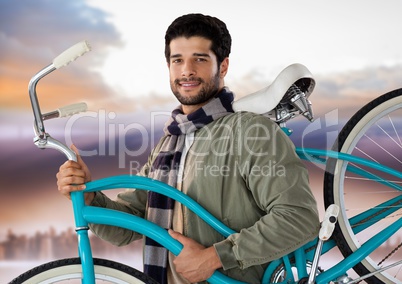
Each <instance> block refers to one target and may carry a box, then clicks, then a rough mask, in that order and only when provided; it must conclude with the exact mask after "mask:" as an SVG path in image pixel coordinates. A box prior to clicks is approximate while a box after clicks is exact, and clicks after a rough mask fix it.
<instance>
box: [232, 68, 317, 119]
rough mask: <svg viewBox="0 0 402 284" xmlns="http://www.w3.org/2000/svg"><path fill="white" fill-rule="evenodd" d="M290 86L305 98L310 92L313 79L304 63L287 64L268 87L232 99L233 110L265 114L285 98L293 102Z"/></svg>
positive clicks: (313, 82)
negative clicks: (234, 99)
mask: <svg viewBox="0 0 402 284" xmlns="http://www.w3.org/2000/svg"><path fill="white" fill-rule="evenodd" d="M292 86H296V87H297V89H298V90H299V92H300V91H301V92H302V93H304V96H305V99H307V98H308V97H309V96H310V94H311V93H312V91H313V89H314V87H315V81H314V78H313V75H312V74H311V73H310V71H309V70H308V69H307V68H306V67H305V66H304V65H302V64H298V63H295V64H292V65H289V66H288V67H286V68H285V69H283V70H282V72H280V73H279V75H278V76H277V77H276V78H275V80H274V81H273V82H272V84H271V85H269V86H268V87H265V88H263V89H261V90H259V91H257V92H255V93H252V94H249V95H246V96H244V97H242V98H240V99H238V100H236V101H234V102H233V110H234V111H249V112H254V113H257V114H266V113H268V112H271V111H272V110H273V109H275V108H276V107H277V106H278V104H279V103H281V102H284V101H285V100H286V101H289V102H291V103H292V104H294V102H295V101H296V100H297V98H296V99H295V98H294V97H293V95H289V93H290V92H291V90H289V89H291V87H292ZM303 114H304V113H303ZM311 115H312V114H311ZM306 116H307V115H306ZM307 118H308V119H309V120H312V117H311V119H310V118H309V117H307Z"/></svg>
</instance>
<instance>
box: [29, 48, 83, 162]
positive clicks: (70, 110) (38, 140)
mask: <svg viewBox="0 0 402 284" xmlns="http://www.w3.org/2000/svg"><path fill="white" fill-rule="evenodd" d="M90 50H91V48H90V46H89V44H88V42H86V41H81V42H79V43H77V44H75V45H73V46H72V47H70V48H68V49H67V50H65V51H64V52H62V53H61V54H60V55H58V56H56V57H55V58H54V59H53V62H52V63H51V64H49V65H48V66H47V67H45V68H43V69H42V70H40V71H39V72H38V73H36V74H35V75H34V76H33V77H32V78H31V80H30V81H29V85H28V91H29V97H30V99H31V106H32V110H33V113H34V118H35V121H34V130H35V134H36V137H35V138H34V144H35V145H36V146H38V147H39V148H41V149H45V148H52V149H56V150H58V151H60V152H62V153H63V154H65V155H66V156H67V158H68V159H69V160H76V155H75V153H74V152H73V151H72V150H71V149H70V148H69V147H67V146H66V145H64V144H63V143H61V142H59V141H57V140H56V139H53V138H52V137H51V136H50V135H49V134H47V133H46V131H45V126H44V124H43V121H44V120H46V119H50V118H56V117H65V116H70V115H73V114H75V113H78V112H82V111H86V109H87V106H86V104H85V103H78V104H73V105H69V106H65V107H61V108H59V109H57V110H56V111H52V112H49V113H46V114H42V112H41V110H40V105H39V101H38V98H37V94H36V85H37V84H38V82H39V80H40V79H42V78H43V77H45V76H46V75H48V74H50V73H51V72H53V71H54V70H57V69H59V68H61V67H63V66H66V65H68V64H69V63H71V62H72V61H74V60H75V59H77V58H78V57H79V56H81V55H83V54H85V53H86V52H88V51H90Z"/></svg>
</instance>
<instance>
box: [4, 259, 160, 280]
mask: <svg viewBox="0 0 402 284" xmlns="http://www.w3.org/2000/svg"><path fill="white" fill-rule="evenodd" d="M94 267H95V279H96V283H116V284H117V283H119V284H123V283H126V284H140V283H150V284H158V283H157V282H156V281H155V280H153V279H151V278H150V277H148V276H147V275H145V274H143V273H142V272H140V271H138V270H136V269H134V268H132V267H129V266H126V265H124V264H121V263H117V262H114V261H110V260H105V259H98V258H94ZM81 271H82V270H81V260H80V259H79V258H67V259H61V260H56V261H52V262H49V263H46V264H42V265H40V266H37V267H35V268H33V269H31V270H29V271H27V272H25V273H24V274H21V275H20V276H18V277H17V278H15V279H14V280H12V281H11V282H10V283H9V284H22V283H23V284H38V283H69V284H71V283H77V284H78V283H81V279H82V273H81Z"/></svg>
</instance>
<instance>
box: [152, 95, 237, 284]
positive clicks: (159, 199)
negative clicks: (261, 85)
mask: <svg viewBox="0 0 402 284" xmlns="http://www.w3.org/2000/svg"><path fill="white" fill-rule="evenodd" d="M232 102H233V93H232V92H230V91H229V90H228V89H226V88H224V89H223V90H222V91H221V92H219V93H218V94H217V96H216V97H214V98H213V99H212V100H210V101H209V102H208V103H207V104H206V105H204V106H203V107H202V108H200V109H198V110H196V111H195V112H193V113H191V114H189V115H184V114H183V112H182V110H181V108H180V107H178V108H176V109H174V110H173V111H172V115H171V117H170V119H169V120H168V121H167V123H166V125H165V129H164V131H165V135H166V136H167V137H166V139H165V140H164V142H163V144H162V146H161V150H160V152H159V153H158V155H157V157H156V158H155V160H154V162H153V165H152V168H151V171H150V173H149V177H150V178H153V179H157V180H160V181H162V182H164V183H167V184H169V185H170V186H173V187H176V185H177V174H178V172H179V167H180V160H181V156H182V151H183V148H184V144H185V136H186V134H188V133H192V132H195V131H196V130H197V129H200V128H202V127H203V126H205V125H207V124H208V123H210V122H212V121H214V120H216V119H218V118H220V117H223V116H226V115H228V114H230V113H232V112H233V109H232ZM174 202H175V201H174V200H173V199H171V198H169V197H166V196H164V195H162V194H158V193H155V192H151V191H150V192H149V193H148V214H147V219H148V220H149V221H151V222H153V223H156V224H158V225H159V226H161V227H163V228H165V229H170V228H172V220H173V208H174ZM167 264H168V251H167V249H165V248H164V247H162V246H161V245H160V244H159V243H157V242H155V241H153V240H152V239H150V238H146V240H145V249H144V272H145V274H147V275H149V276H151V277H152V278H154V279H155V280H156V281H158V282H159V283H161V284H164V283H167Z"/></svg>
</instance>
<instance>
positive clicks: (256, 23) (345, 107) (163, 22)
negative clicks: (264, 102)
mask: <svg viewBox="0 0 402 284" xmlns="http://www.w3.org/2000/svg"><path fill="white" fill-rule="evenodd" d="M401 9H402V3H401V2H400V1H397V0H389V1H382V2H379V1H363V0H357V1H353V2H351V1H346V0H340V1H332V2H328V1H319V0H306V1H302V2H300V1H290V0H285V1H263V0H249V1H238V2H234V1H229V0H223V1H213V0H205V1H202V2H188V1H182V0H178V1H173V0H171V1H162V0H160V1H157V0H150V1H141V2H138V1H128V0H127V1H124V0H115V1H106V0H75V1H62V0H36V1H32V0H18V1H11V0H0V130H1V135H0V146H1V147H0V192H1V198H0V282H4V281H9V280H11V279H12V278H13V277H15V276H17V275H18V274H19V273H21V272H23V271H25V270H26V269H27V268H29V267H31V266H33V265H36V264H37V263H41V262H44V261H47V260H51V259H54V258H59V257H66V256H70V255H71V256H74V255H75V254H76V253H75V247H74V238H75V237H74V231H73V229H72V227H73V220H72V215H71V209H70V203H69V201H68V200H66V199H65V198H63V197H61V196H60V195H59V194H58V192H57V189H56V179H55V175H56V173H57V171H58V168H59V166H60V165H61V164H62V163H63V162H64V161H65V158H64V156H62V155H61V154H60V153H58V152H55V151H52V150H46V151H41V150H39V149H38V148H36V146H35V145H34V144H33V143H32V139H33V137H34V134H33V131H32V122H33V116H32V111H31V109H30V101H29V98H28V91H27V86H28V82H29V80H30V78H31V77H32V76H33V75H34V74H35V73H36V72H38V71H39V70H40V69H42V68H43V67H45V66H47V65H48V64H50V63H51V61H52V59H53V58H54V57H55V56H57V55H58V54H59V53H61V52H62V51H64V50H65V49H67V48H68V47H70V46H71V45H73V44H75V43H76V42H79V41H81V40H87V41H88V42H89V43H90V44H91V46H92V51H91V52H90V53H89V54H86V55H85V56H84V57H82V58H79V59H78V60H77V61H76V62H74V63H73V64H71V65H69V66H68V67H66V68H62V69H60V70H58V71H57V72H54V73H52V74H51V75H49V76H47V77H46V78H45V79H43V80H42V81H40V82H39V84H38V87H37V90H38V96H39V101H40V103H41V107H42V111H43V112H47V111H51V110H53V109H55V108H57V107H60V106H63V105H67V104H71V103H75V102H79V101H85V102H87V104H88V106H89V111H88V112H87V113H85V114H81V115H77V116H74V117H72V118H68V119H59V120H58V121H49V122H48V123H46V124H45V125H46V130H47V131H48V132H49V133H50V134H51V135H52V136H54V137H55V138H58V139H60V140H61V141H63V142H65V143H67V144H68V145H70V144H71V143H74V144H75V145H77V147H78V148H79V149H80V150H81V153H82V156H83V157H84V159H85V161H86V162H87V164H88V165H89V167H90V169H91V171H92V175H93V178H94V179H97V178H102V177H105V176H109V175H116V174H133V173H136V171H137V170H138V169H139V167H140V166H141V165H142V164H143V163H144V161H145V159H146V156H147V154H148V153H149V151H150V149H151V148H152V146H153V145H154V143H155V142H156V141H157V140H158V138H159V137H160V135H161V133H162V128H163V124H164V122H165V120H166V119H167V117H168V116H169V113H170V111H171V110H172V108H173V107H175V106H176V105H177V102H176V101H175V99H174V98H173V96H172V95H171V92H170V87H169V80H168V69H167V66H166V62H165V58H164V33H165V31H166V28H167V27H168V25H169V24H170V23H171V22H172V21H173V20H174V19H175V18H176V17H178V16H180V15H183V14H186V13H193V12H200V13H204V14H209V15H213V16H216V17H218V18H220V19H221V20H223V21H224V22H225V23H226V24H227V26H228V29H229V31H230V33H231V35H232V39H233V45H232V53H231V56H230V69H229V73H228V75H227V77H226V85H227V86H229V88H230V89H232V91H234V92H235V93H236V94H237V96H238V97H241V96H244V95H246V94H248V93H252V92H255V91H257V90H259V89H261V88H263V87H265V86H267V85H269V84H270V82H272V80H274V79H275V77H276V76H277V75H278V73H279V72H280V71H281V70H282V69H284V68H285V67H286V66H288V65H290V64H292V63H296V62H297V63H302V64H304V65H305V66H306V67H307V68H308V69H309V70H310V71H311V72H312V73H313V74H314V76H315V79H316V88H315V91H314V92H313V94H312V96H311V97H310V100H311V101H312V103H313V108H314V110H315V118H316V120H315V122H313V123H309V122H307V121H306V120H305V119H304V118H302V117H300V118H298V119H296V120H295V121H294V122H292V123H290V124H289V126H290V127H292V128H293V129H294V131H295V134H294V135H292V137H291V138H292V140H293V141H294V143H295V144H296V146H306V147H319V148H322V149H325V148H329V147H331V145H332V143H333V141H334V139H335V137H336V135H337V133H338V131H339V130H340V129H341V127H342V126H343V125H344V123H345V122H346V121H347V119H349V118H350V116H351V115H352V114H353V113H354V112H356V111H357V110H358V109H359V108H360V107H361V106H363V105H364V104H366V103H368V102H369V101H370V100H372V99H373V98H375V97H377V96H379V95H381V94H383V93H385V92H388V91H390V90H393V89H396V88H399V87H400V86H402V79H401V76H400V75H401V71H402V40H401V38H400V36H399V35H400V34H401V29H402V22H401V19H400V15H399V13H400V11H401ZM308 167H309V170H310V176H311V177H310V179H311V187H312V189H313V191H314V194H315V195H316V198H317V201H318V203H319V206H320V209H321V213H322V211H323V205H322V177H323V169H322V168H321V167H317V166H312V165H308ZM117 192H118V190H116V191H112V192H108V194H109V195H110V196H111V197H114V195H115V194H117ZM94 247H95V251H96V253H95V255H97V256H104V257H109V258H112V259H115V260H118V261H121V262H125V263H128V264H130V265H134V266H136V267H138V268H141V257H140V256H139V254H140V249H139V248H140V247H141V243H134V244H133V245H131V246H130V248H119V249H117V248H114V247H112V246H108V245H105V244H104V243H99V240H96V239H94ZM56 248H57V249H56Z"/></svg>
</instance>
